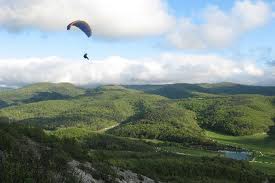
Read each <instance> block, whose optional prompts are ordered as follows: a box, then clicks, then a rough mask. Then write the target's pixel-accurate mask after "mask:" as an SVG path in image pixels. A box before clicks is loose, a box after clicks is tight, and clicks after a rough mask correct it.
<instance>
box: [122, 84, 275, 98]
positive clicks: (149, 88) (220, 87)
mask: <svg viewBox="0 0 275 183" xmlns="http://www.w3.org/2000/svg"><path fill="white" fill-rule="evenodd" d="M125 87H126V88H131V89H136V90H142V91H144V92H146V93H151V94H156V95H161V96H165V97H168V98H172V99H179V98H188V97H194V96H200V95H205V94H208V95H209V94H210V95H213V94H218V95H238V94H255V95H265V96H275V87H274V86H249V85H241V84H235V83H217V84H207V83H202V84H185V83H183V84H167V85H127V86H125Z"/></svg>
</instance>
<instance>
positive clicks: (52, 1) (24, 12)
mask: <svg viewBox="0 0 275 183" xmlns="http://www.w3.org/2000/svg"><path fill="white" fill-rule="evenodd" d="M77 19H83V20H86V21H87V22H89V23H90V24H91V25H92V26H93V29H94V34H95V35H99V36H105V37H108V38H116V37H136V36H147V35H159V34H162V33H164V32H166V31H168V30H169V29H170V27H171V26H172V25H173V23H174V18H173V17H172V16H170V15H169V13H168V7H167V4H166V2H165V1H164V0H149V1H148V0H115V1H114V0H0V27H3V28H6V29H9V30H12V31H14V30H21V29H24V28H38V29H40V30H53V31H56V30H65V29H66V26H67V24H68V23H70V22H72V21H74V20H77Z"/></svg>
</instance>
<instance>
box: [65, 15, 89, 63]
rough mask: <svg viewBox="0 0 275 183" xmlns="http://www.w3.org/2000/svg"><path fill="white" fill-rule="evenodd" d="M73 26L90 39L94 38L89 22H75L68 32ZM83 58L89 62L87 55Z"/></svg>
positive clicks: (71, 24)
mask: <svg viewBox="0 0 275 183" xmlns="http://www.w3.org/2000/svg"><path fill="white" fill-rule="evenodd" d="M72 26H74V27H77V28H78V29H80V30H81V31H82V32H83V33H84V34H85V35H86V36H87V37H88V38H89V37H91V36H92V29H91V27H90V25H89V24H88V23H87V22H85V21H83V20H77V21H74V22H72V23H70V24H69V25H68V26H67V30H70V29H71V27H72ZM83 57H84V58H85V59H87V60H89V57H88V54H87V53H85V54H84V56H83Z"/></svg>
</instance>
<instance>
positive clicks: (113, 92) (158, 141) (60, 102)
mask: <svg viewBox="0 0 275 183" xmlns="http://www.w3.org/2000/svg"><path fill="white" fill-rule="evenodd" d="M234 87H236V88H238V87H239V88H243V90H241V89H240V90H236V91H235V90H234ZM273 91H274V89H273V87H266V88H265V87H254V88H253V87H250V86H242V85H236V84H230V83H223V84H214V85H213V84H201V85H191V84H175V85H159V86H155V85H154V86H149V85H148V86H126V87H125V86H112V85H108V86H99V87H97V88H89V89H86V88H80V87H77V86H74V85H72V84H69V83H60V84H52V83H38V84H33V85H29V86H25V87H23V88H19V89H12V90H7V91H0V182H39V183H40V182H41V183H44V182H68V183H71V182H85V180H87V179H86V178H88V179H89V180H91V181H90V182H96V181H94V180H99V182H121V183H122V182H131V181H132V182H211V183H212V182H213V183H220V182H229V183H231V182H232V183H233V182H244V183H246V182H249V183H251V182H252V183H253V182H255V183H258V182H259V183H261V182H265V180H266V181H267V182H268V180H270V181H269V182H274V179H275V177H274V176H275V174H274V172H275V158H274V157H275V155H274V153H275V151H274V143H275V138H274V136H275V133H274V129H275V123H274V122H275V112H274V111H275V96H273V95H274V92H273ZM156 94H158V95H156ZM161 95H162V96H161ZM193 96H194V97H193ZM247 135H249V136H247ZM222 150H230V151H240V150H245V151H250V152H251V159H253V161H251V162H249V161H236V160H231V159H227V158H224V157H225V154H224V153H223V152H221V151H222ZM262 152H263V154H264V155H262ZM263 162H264V163H263ZM266 162H267V163H266ZM83 175H85V176H84V177H83ZM129 176H130V178H131V180H129ZM82 179H84V181H81V180H82ZM22 180H23V181H22ZM92 180H93V181H92ZM147 180H151V181H147ZM86 182H87V181H86Z"/></svg>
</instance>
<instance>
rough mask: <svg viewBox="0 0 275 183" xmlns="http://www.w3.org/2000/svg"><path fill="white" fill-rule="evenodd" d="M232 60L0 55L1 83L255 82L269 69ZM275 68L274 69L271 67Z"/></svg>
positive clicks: (168, 56) (273, 79)
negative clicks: (3, 56)
mask: <svg viewBox="0 0 275 183" xmlns="http://www.w3.org/2000/svg"><path fill="white" fill-rule="evenodd" d="M246 63H247V62H246V61H244V62H235V61H234V60H230V59H227V58H223V57H221V56H217V55H175V54H163V55H161V56H159V57H157V58H146V59H126V58H122V57H118V56H113V57H109V58H106V59H103V60H97V61H93V62H92V63H89V62H84V61H82V60H67V59H62V58H58V57H49V58H28V59H0V71H1V72H0V85H6V86H20V85H24V84H30V83H36V82H70V83H74V84H77V85H92V84H145V83H149V84H157V83H201V82H221V81H232V82H238V83H246V84H255V83H257V82H259V81H262V80H264V79H265V78H266V77H268V79H269V81H270V83H273V85H274V84H275V77H274V75H272V70H271V71H266V70H265V69H264V68H257V66H256V64H253V62H249V64H246ZM273 72H274V70H273Z"/></svg>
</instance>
